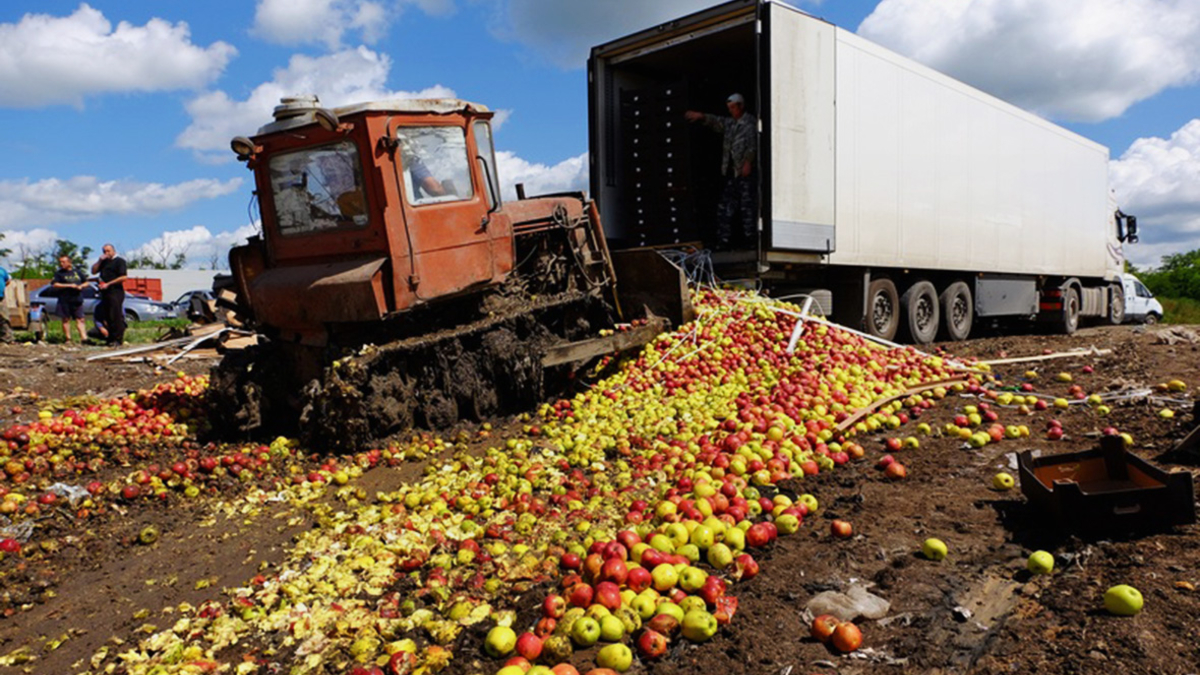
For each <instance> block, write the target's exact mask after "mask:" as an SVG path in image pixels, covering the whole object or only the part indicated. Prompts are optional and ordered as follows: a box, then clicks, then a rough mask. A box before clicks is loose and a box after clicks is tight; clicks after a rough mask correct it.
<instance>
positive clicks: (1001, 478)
mask: <svg viewBox="0 0 1200 675" xmlns="http://www.w3.org/2000/svg"><path fill="white" fill-rule="evenodd" d="M1013 485H1016V481H1015V480H1013V477H1012V476H1011V475H1010V474H1007V473H1004V472H1003V471H1001V472H1000V473H998V474H996V475H995V476H992V489H993V490H1001V491H1004V490H1011V489H1012V488H1013Z"/></svg>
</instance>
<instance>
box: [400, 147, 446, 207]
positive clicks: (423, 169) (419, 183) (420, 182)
mask: <svg viewBox="0 0 1200 675" xmlns="http://www.w3.org/2000/svg"><path fill="white" fill-rule="evenodd" d="M404 159H405V160H407V163H408V171H409V173H411V174H412V182H413V186H414V188H415V191H416V193H417V194H416V195H414V196H415V197H416V198H417V199H420V198H422V197H441V196H442V195H445V194H446V193H447V190H446V187H445V186H444V185H442V182H441V181H439V180H438V179H436V178H434V177H433V172H432V171H430V170H429V167H427V166H425V162H423V161H422V160H421V158H420V156H418V155H417V154H416V153H415V152H414V153H411V154H406V155H405V156H404Z"/></svg>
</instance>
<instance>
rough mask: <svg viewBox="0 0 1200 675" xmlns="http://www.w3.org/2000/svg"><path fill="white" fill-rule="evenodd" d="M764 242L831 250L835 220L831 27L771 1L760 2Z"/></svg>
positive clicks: (773, 246) (771, 246)
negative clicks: (761, 26) (762, 3)
mask: <svg viewBox="0 0 1200 675" xmlns="http://www.w3.org/2000/svg"><path fill="white" fill-rule="evenodd" d="M760 18H761V21H762V23H763V29H762V31H761V32H760V34H759V54H760V58H761V63H762V68H761V69H762V72H761V77H760V87H759V91H760V95H761V97H762V102H763V107H764V114H763V132H762V133H763V135H762V138H761V139H760V148H761V154H762V157H761V158H760V165H761V166H762V169H763V172H762V175H763V180H762V186H761V187H762V213H763V216H764V218H763V221H764V225H765V227H766V236H767V241H766V248H768V249H775V250H779V249H785V250H791V251H800V252H806V253H830V252H832V251H833V250H834V249H835V248H836V246H837V238H836V230H835V225H836V223H835V219H834V212H835V209H834V206H835V197H834V169H835V154H834V148H835V146H834V129H835V107H834V102H835V93H836V80H835V72H834V55H835V49H834V45H835V35H834V31H835V29H834V26H833V25H832V24H829V23H826V22H824V21H822V20H820V19H817V18H815V17H812V16H810V15H808V14H805V13H804V12H801V11H800V10H798V9H796V8H794V7H790V6H788V5H784V4H781V3H778V2H769V3H765V4H764V5H762V6H761V7H760Z"/></svg>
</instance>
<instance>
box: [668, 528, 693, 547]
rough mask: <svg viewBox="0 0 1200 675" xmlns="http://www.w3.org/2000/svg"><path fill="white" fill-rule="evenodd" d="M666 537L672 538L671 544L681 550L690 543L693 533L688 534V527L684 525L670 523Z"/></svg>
mask: <svg viewBox="0 0 1200 675" xmlns="http://www.w3.org/2000/svg"><path fill="white" fill-rule="evenodd" d="M665 533H666V535H667V536H668V537H670V538H671V543H672V544H675V548H679V547H680V546H683V545H684V544H686V543H688V540H689V539H691V536H692V533H691V532H688V529H687V525H684V524H683V523H670V524H668V525H667V529H666V532H665Z"/></svg>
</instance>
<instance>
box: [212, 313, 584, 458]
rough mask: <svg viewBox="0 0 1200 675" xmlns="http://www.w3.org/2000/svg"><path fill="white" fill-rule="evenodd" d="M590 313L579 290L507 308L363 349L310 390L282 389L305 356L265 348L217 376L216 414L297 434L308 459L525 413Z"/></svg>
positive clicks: (332, 366) (559, 376)
mask: <svg viewBox="0 0 1200 675" xmlns="http://www.w3.org/2000/svg"><path fill="white" fill-rule="evenodd" d="M597 307H603V303H602V301H600V300H599V299H598V298H596V297H595V296H594V295H592V294H589V293H585V292H581V291H576V290H571V291H565V292H562V293H558V294H554V295H547V296H541V297H537V298H533V299H528V300H526V301H524V302H508V303H507V305H506V307H505V309H504V310H501V311H496V312H493V313H490V314H488V315H487V316H484V317H481V318H479V319H476V320H474V321H471V322H469V323H466V324H461V325H456V326H448V327H446V328H443V329H441V330H437V331H434V332H430V333H424V334H421V335H417V336H412V337H406V338H400V339H396V340H393V341H389V342H385V343H383V344H367V345H365V346H363V347H361V348H359V349H357V350H356V351H355V353H353V354H352V355H349V356H344V357H342V358H339V359H336V360H333V361H331V362H327V364H326V365H325V366H324V367H323V369H322V372H321V374H320V376H318V377H315V378H313V379H311V380H310V381H308V382H307V383H297V382H291V383H288V380H289V376H291V375H293V374H294V372H295V363H297V362H298V360H300V359H299V358H298V356H297V354H296V353H294V352H295V350H297V349H302V348H299V347H297V346H294V345H288V344H267V345H263V346H261V347H259V348H257V349H256V350H255V351H254V352H253V353H251V354H243V355H239V356H237V357H234V358H230V359H229V362H228V364H222V367H221V368H219V369H218V371H219V372H220V376H218V377H214V389H213V396H214V399H215V400H214V407H215V408H218V409H220V410H221V411H222V412H223V415H222V416H223V418H224V419H225V420H226V421H227V423H228V424H227V425H226V426H227V427H228V430H229V431H230V432H234V431H236V432H239V433H241V434H247V433H248V434H251V435H258V436H266V435H271V434H275V433H289V432H293V431H295V432H298V433H299V434H300V435H301V437H302V439H303V440H304V441H305V443H306V444H308V445H309V446H310V447H313V448H314V449H316V448H321V449H330V450H337V451H350V450H355V449H361V448H363V447H365V446H367V445H368V444H370V443H372V442H374V441H377V440H378V439H381V438H384V437H386V436H388V435H389V434H391V433H394V432H396V431H400V430H404V429H408V428H411V427H422V428H428V429H441V428H447V427H450V426H453V425H454V424H456V423H458V422H459V421H460V420H463V419H470V420H482V419H486V418H487V417H489V416H491V415H496V414H502V413H510V412H517V411H520V410H525V409H528V408H529V407H530V406H532V405H535V404H536V403H537V402H539V401H541V400H543V399H544V398H545V396H546V395H547V393H548V392H550V391H552V390H554V389H556V388H557V386H558V385H560V384H561V382H560V380H565V375H564V374H565V372H566V369H565V368H563V367H554V368H547V367H545V366H544V365H543V357H544V355H545V353H546V351H547V349H548V348H550V347H551V346H553V345H556V344H560V343H562V342H565V341H571V340H574V339H578V338H579V337H581V336H585V335H590V334H592V332H593V331H594V326H593V324H592V322H591V321H589V320H588V319H589V315H594V310H595V309H596V308H597ZM289 352H292V353H289ZM309 356H310V357H311V358H316V359H318V360H321V361H324V358H323V357H322V356H321V355H317V354H313V353H310V355H309ZM289 369H290V370H289ZM293 379H294V378H293Z"/></svg>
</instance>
